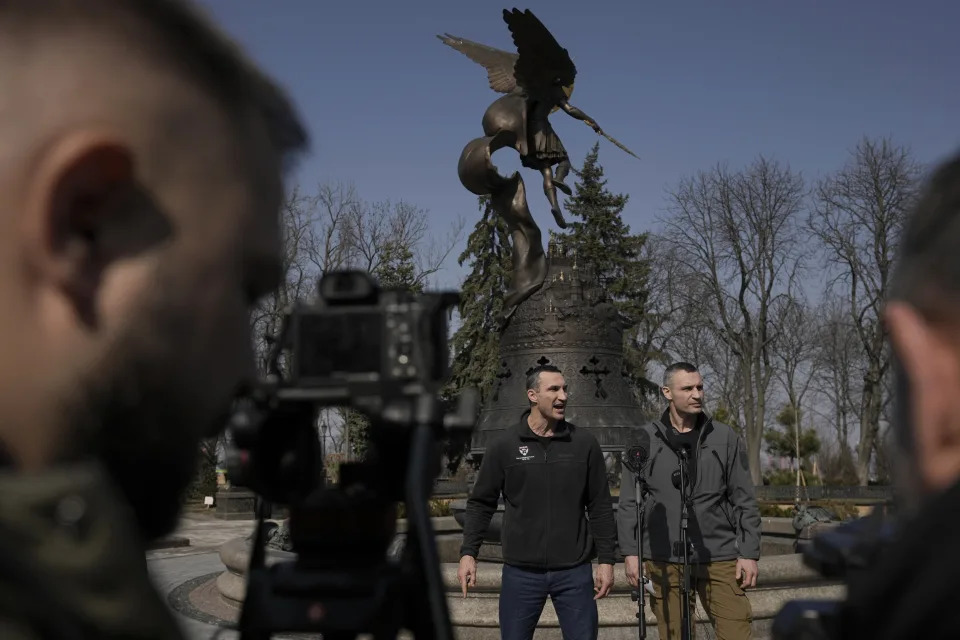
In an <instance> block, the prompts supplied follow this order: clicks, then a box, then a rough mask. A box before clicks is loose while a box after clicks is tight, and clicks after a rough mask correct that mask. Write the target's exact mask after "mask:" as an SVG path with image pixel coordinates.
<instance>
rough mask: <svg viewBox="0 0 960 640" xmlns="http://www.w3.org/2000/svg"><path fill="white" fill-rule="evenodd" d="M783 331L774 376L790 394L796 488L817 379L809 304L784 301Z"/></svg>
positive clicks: (775, 351) (775, 347)
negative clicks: (810, 396) (810, 398)
mask: <svg viewBox="0 0 960 640" xmlns="http://www.w3.org/2000/svg"><path fill="white" fill-rule="evenodd" d="M780 304H781V309H779V312H778V314H777V315H778V316H779V318H780V331H779V333H778V334H777V336H776V339H775V340H774V341H773V344H772V347H773V348H772V352H773V356H774V361H775V363H776V368H775V374H774V375H775V376H776V378H777V380H778V381H779V382H780V385H781V386H782V387H783V390H784V392H785V393H786V394H787V402H788V403H789V404H788V406H789V408H790V410H791V411H792V416H791V417H792V420H793V423H794V424H793V436H794V437H793V443H792V451H793V453H794V457H795V460H796V461H797V485H798V486H799V485H800V484H801V477H800V476H801V465H800V462H801V460H802V459H803V456H801V436H802V435H803V434H804V430H803V427H804V426H805V425H806V422H805V417H806V414H805V411H804V401H805V400H806V396H807V392H808V391H809V390H810V388H811V384H812V383H813V381H814V379H815V367H814V358H815V355H816V339H817V332H816V324H815V321H814V318H813V314H812V313H811V310H810V308H809V306H808V305H807V304H806V302H805V301H804V300H803V299H801V298H800V297H797V296H794V297H789V298H782V299H781V303H780Z"/></svg>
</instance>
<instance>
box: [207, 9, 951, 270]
mask: <svg viewBox="0 0 960 640" xmlns="http://www.w3.org/2000/svg"><path fill="white" fill-rule="evenodd" d="M201 4H202V5H203V6H205V7H206V8H207V9H208V10H209V12H210V13H211V14H212V15H213V16H214V18H215V19H216V20H217V21H218V22H219V23H220V24H221V25H222V26H223V27H224V28H225V29H226V30H227V32H228V33H230V34H231V35H232V36H233V37H235V38H236V39H237V40H238V41H239V42H240V43H241V44H243V45H244V46H245V47H246V49H247V50H248V52H249V53H250V55H251V56H252V57H253V58H254V59H255V60H257V61H258V62H259V63H260V64H261V65H262V66H263V67H264V68H265V69H267V70H268V71H269V72H270V73H271V74H272V75H273V76H274V77H276V78H277V79H278V80H279V82H280V83H282V84H283V85H284V86H285V87H286V89H287V90H288V91H289V92H290V94H291V96H292V98H293V99H294V101H295V102H296V104H297V105H298V108H299V110H300V112H301V114H302V116H303V118H304V120H305V121H306V123H307V125H308V127H309V129H310V133H311V136H312V139H313V144H312V150H311V152H310V154H309V155H308V156H307V157H306V158H304V160H303V162H302V163H301V165H300V167H299V169H298V171H297V173H296V175H295V181H296V182H297V183H299V184H301V185H302V186H303V188H305V189H307V190H312V189H313V188H314V186H315V185H316V184H317V183H320V182H337V181H344V182H351V183H353V184H355V185H356V187H357V189H358V191H359V193H360V195H361V196H362V197H363V198H365V199H367V200H381V199H387V198H389V199H391V200H400V199H402V200H406V201H408V202H411V203H414V204H416V205H418V206H420V207H423V208H425V209H427V210H428V211H429V215H430V217H431V223H432V227H433V228H434V229H436V230H438V232H440V233H442V232H444V231H445V230H446V229H447V228H448V225H449V221H450V220H453V219H454V218H456V217H458V216H462V217H464V218H466V219H467V220H468V223H469V226H471V227H472V224H473V222H474V221H475V219H476V217H477V215H478V212H477V209H476V198H475V197H474V196H473V195H471V194H470V193H469V192H467V191H466V190H465V189H464V188H463V187H462V186H461V185H460V182H459V180H458V179H457V174H456V163H457V159H458V157H459V154H460V151H461V149H462V148H463V146H464V145H465V144H466V143H467V142H468V141H469V140H471V139H472V138H474V137H476V136H479V135H481V130H480V118H481V116H482V115H483V112H484V110H485V109H486V107H487V106H488V105H489V103H490V102H492V101H493V100H494V99H495V98H496V97H497V94H495V93H494V92H493V91H491V90H490V89H489V88H488V86H487V80H486V74H485V71H484V70H483V68H482V67H480V66H479V65H477V64H475V63H474V62H472V61H470V60H469V59H467V58H466V57H464V56H462V55H461V54H459V53H458V52H456V51H454V50H452V49H450V48H448V47H446V46H444V45H443V44H441V43H440V41H439V40H437V39H436V38H435V35H436V34H438V33H444V32H449V33H452V34H454V35H459V36H463V37H465V38H469V39H472V40H477V41H480V42H483V43H486V44H489V45H491V46H497V47H500V48H504V49H510V48H511V45H512V42H511V40H510V35H509V32H508V30H507V28H506V25H505V24H504V22H503V20H502V17H501V11H502V9H503V8H505V7H512V6H513V5H506V4H504V5H501V4H497V3H489V2H480V1H473V2H462V1H457V0H445V1H439V0H429V1H423V2H397V1H384V0H380V1H376V2H374V1H368V0H355V1H353V2H319V1H315V0H274V1H273V2H270V3H268V2H266V1H265V0H204V1H203V2H201ZM588 4H589V3H587V2H573V1H571V0H563V1H553V2H544V1H542V0H531V1H530V2H527V3H526V4H523V5H517V6H518V7H519V8H530V9H532V10H533V11H534V12H535V13H536V14H537V16H538V17H539V18H540V19H541V20H542V21H543V22H544V23H545V24H546V25H547V27H548V28H549V29H550V30H551V32H552V33H553V34H554V36H555V37H556V38H557V40H558V41H559V42H560V44H561V45H562V46H564V47H566V48H567V50H568V51H569V52H570V55H571V57H572V58H573V60H574V62H575V64H576V65H577V70H578V75H577V83H576V90H575V92H574V95H573V98H572V100H571V102H572V103H573V104H574V105H576V106H578V107H580V108H581V109H583V110H584V111H586V112H587V113H588V114H590V115H591V116H592V117H593V118H595V119H596V120H597V121H598V122H599V123H600V125H601V126H602V127H603V128H604V130H605V131H607V132H608V133H610V134H611V135H613V136H615V137H617V138H618V139H620V140H621V141H622V142H623V143H625V144H626V145H627V146H628V147H630V148H631V149H633V150H634V151H635V152H636V153H637V154H638V155H639V156H640V157H641V160H636V159H635V158H632V157H630V156H627V155H626V154H624V153H622V152H621V151H619V150H618V149H616V148H615V147H613V146H612V145H611V144H609V143H607V142H606V141H601V151H600V161H601V163H602V164H603V166H604V168H605V170H606V173H607V177H608V179H609V188H610V189H612V190H613V191H616V192H620V193H626V194H628V195H629V196H630V201H629V204H628V205H627V209H626V210H625V212H624V218H625V220H626V221H627V223H628V224H629V225H630V226H631V228H632V229H633V230H635V231H643V230H650V229H653V228H654V227H655V224H656V217H657V216H658V215H659V214H660V213H661V212H662V209H663V205H664V194H665V190H666V189H668V188H670V187H672V186H673V185H675V184H676V183H677V182H678V181H679V180H680V179H681V178H683V177H685V176H688V175H690V174H692V173H695V172H696V171H698V170H701V169H706V168H709V167H711V166H713V165H715V164H716V163H718V162H727V163H729V164H730V165H731V166H734V167H737V166H743V165H745V164H747V163H749V162H750V161H751V160H753V159H754V158H756V157H757V156H758V155H759V154H764V155H767V156H769V157H775V158H777V159H779V160H781V161H783V162H787V163H789V164H790V165H791V167H793V168H794V169H797V170H800V171H802V172H803V174H804V175H805V176H806V177H808V178H811V179H815V178H816V177H818V176H820V175H822V174H824V173H825V172H829V171H831V170H834V169H836V168H837V167H838V166H840V165H842V164H843V163H844V162H845V161H846V159H847V157H848V151H849V149H850V148H851V147H852V146H853V145H854V144H855V143H856V142H857V140H858V139H859V138H861V137H862V136H864V135H867V136H891V137H892V138H893V139H894V141H896V142H897V143H900V144H904V145H907V146H909V147H910V148H911V149H912V150H913V152H914V154H915V156H916V157H917V159H919V160H921V161H923V162H928V163H929V162H934V161H937V160H940V159H943V158H944V157H945V156H946V155H948V154H951V153H952V152H954V151H955V150H957V149H958V148H960V122H958V116H960V83H958V82H957V67H956V60H957V55H956V51H957V49H956V36H955V28H956V25H957V24H958V23H960V3H955V2H949V1H948V0H939V1H934V0H928V1H925V2H913V3H906V2H902V1H901V2H894V1H893V0H876V1H872V2H867V1H866V0H859V1H857V2H853V1H847V2H836V1H834V2H827V1H825V0H806V1H804V2H797V1H794V2H789V3H788V2H771V1H770V0H766V1H760V0H750V1H748V0H743V1H739V2H722V3H721V2H717V1H716V0H713V1H707V0H690V1H687V2H674V3H666V2H663V3H653V2H649V1H645V0H629V1H627V0H621V1H620V2H596V3H595V4H593V5H592V6H590V8H589V9H588V8H587V7H588ZM413 7H416V9H414V8H413ZM552 122H553V124H554V127H555V128H556V129H557V131H558V133H559V134H560V136H561V138H562V139H563V141H564V144H565V145H566V147H567V149H568V151H569V153H570V155H571V159H572V160H573V162H574V164H575V165H578V164H580V163H581V162H582V160H583V157H584V156H585V155H586V153H587V151H588V150H589V148H590V146H591V145H592V144H593V142H594V141H595V140H596V139H597V136H596V135H595V134H594V133H593V132H592V131H591V130H590V129H589V128H588V127H587V126H586V125H584V124H583V123H580V122H578V121H575V120H573V119H571V118H569V117H568V116H565V115H564V114H562V113H556V114H554V115H553V116H552ZM508 153H509V151H501V152H499V153H498V154H497V156H496V162H497V164H498V166H500V167H501V169H504V170H508V169H513V168H516V167H518V166H519V163H518V162H517V161H516V160H515V157H512V158H506V157H504V156H505V155H506V154H508ZM524 178H525V179H526V180H527V183H528V185H529V186H530V187H531V194H532V195H531V209H532V210H533V212H534V216H535V217H536V218H537V220H538V222H539V224H540V226H541V228H542V229H544V233H546V230H547V229H549V228H553V222H552V216H551V215H550V212H549V209H548V207H547V206H546V202H545V200H544V199H543V197H542V194H541V192H540V190H539V189H534V188H533V187H535V186H537V185H539V177H538V175H537V174H535V173H532V172H529V171H527V172H525V173H524ZM458 249H459V248H458ZM456 253H458V252H455V254H454V256H453V257H455V255H456ZM462 275H463V271H462V270H461V269H460V268H458V267H457V265H456V262H455V260H454V259H453V258H451V260H450V261H449V263H448V264H447V268H446V269H445V270H444V272H443V273H442V274H441V277H440V279H439V282H438V284H439V285H443V286H455V285H456V284H457V283H458V282H459V280H460V278H461V276H462Z"/></svg>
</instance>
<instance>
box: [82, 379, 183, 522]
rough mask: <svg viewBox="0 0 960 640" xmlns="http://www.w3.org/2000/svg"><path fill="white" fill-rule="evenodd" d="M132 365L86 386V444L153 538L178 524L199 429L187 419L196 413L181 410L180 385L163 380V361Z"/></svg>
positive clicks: (84, 448)
mask: <svg viewBox="0 0 960 640" xmlns="http://www.w3.org/2000/svg"><path fill="white" fill-rule="evenodd" d="M131 364H132V365H133V366H128V367H125V368H124V369H125V370H124V371H122V372H121V371H118V375H116V376H114V377H113V379H112V380H111V381H109V382H108V383H107V384H104V383H103V382H104V381H102V380H101V381H98V382H95V383H94V384H91V385H90V386H89V388H88V389H87V390H86V393H85V394H84V395H85V401H84V403H83V404H84V407H83V411H84V414H85V415H84V421H85V422H87V423H88V426H87V427H85V428H84V432H86V435H87V436H88V437H90V438H91V440H88V441H87V443H86V444H84V445H82V446H83V450H84V453H92V454H94V455H95V457H96V458H97V459H98V460H99V461H100V462H101V463H102V464H103V465H104V467H105V469H106V470H107V472H108V473H109V475H110V477H111V479H112V480H113V482H114V484H115V485H116V488H117V489H119V490H120V492H121V493H122V494H123V495H124V497H125V498H126V499H127V502H128V503H129V506H130V507H131V508H132V510H133V515H134V516H135V518H136V520H137V523H138V525H139V527H140V530H141V533H142V534H143V536H144V537H145V538H146V539H153V538H157V537H159V536H162V535H165V534H167V533H169V532H171V531H172V530H173V529H174V528H175V527H176V525H177V521H178V516H179V513H180V507H181V504H182V501H183V498H184V496H185V492H186V489H187V488H188V487H189V486H190V483H191V481H192V480H193V479H194V477H195V475H196V471H197V459H198V449H199V437H198V434H199V430H198V429H195V428H192V426H191V425H189V424H186V423H185V422H186V421H187V419H188V416H190V413H189V411H187V412H185V411H182V410H181V409H183V407H181V406H180V402H181V400H180V399H178V398H177V395H178V394H176V393H175V392H174V388H172V387H174V385H170V384H169V382H167V383H166V384H163V382H164V381H163V380H158V379H157V378H159V377H160V370H161V369H162V367H161V366H159V365H160V363H158V362H156V361H154V362H152V366H150V365H147V364H146V363H144V362H139V363H131ZM168 375H176V374H171V373H168ZM158 383H160V384H158ZM164 388H167V389H170V391H171V392H170V393H163V392H162V391H161V390H163V389H164ZM195 434H197V435H195Z"/></svg>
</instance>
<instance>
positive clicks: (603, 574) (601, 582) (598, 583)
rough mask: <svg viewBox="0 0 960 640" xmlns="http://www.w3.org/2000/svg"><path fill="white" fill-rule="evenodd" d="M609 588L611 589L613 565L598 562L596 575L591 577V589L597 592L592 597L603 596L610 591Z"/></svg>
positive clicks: (595, 598)
mask: <svg viewBox="0 0 960 640" xmlns="http://www.w3.org/2000/svg"><path fill="white" fill-rule="evenodd" d="M610 589H613V565H612V564H599V565H597V575H596V577H594V579H593V590H594V591H596V592H597V595H595V596H594V597H593V599H594V600H599V599H600V598H605V597H606V596H607V594H608V593H610Z"/></svg>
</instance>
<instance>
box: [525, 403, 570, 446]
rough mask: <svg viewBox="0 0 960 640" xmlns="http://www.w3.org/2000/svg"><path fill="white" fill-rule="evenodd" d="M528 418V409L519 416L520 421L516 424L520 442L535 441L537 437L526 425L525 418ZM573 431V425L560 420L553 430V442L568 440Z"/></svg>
mask: <svg viewBox="0 0 960 640" xmlns="http://www.w3.org/2000/svg"><path fill="white" fill-rule="evenodd" d="M529 416H530V409H527V410H526V411H524V412H523V413H522V414H521V415H520V421H519V422H518V423H517V435H518V436H520V439H521V440H537V439H538V436H537V434H535V433H534V432H533V431H532V430H531V429H530V425H529V424H528V423H527V418H528V417H529ZM572 430H573V425H572V424H571V423H569V422H567V421H566V420H561V421H560V422H558V423H557V426H556V428H555V429H554V430H553V439H554V440H569V439H570V432H571V431H572Z"/></svg>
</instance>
